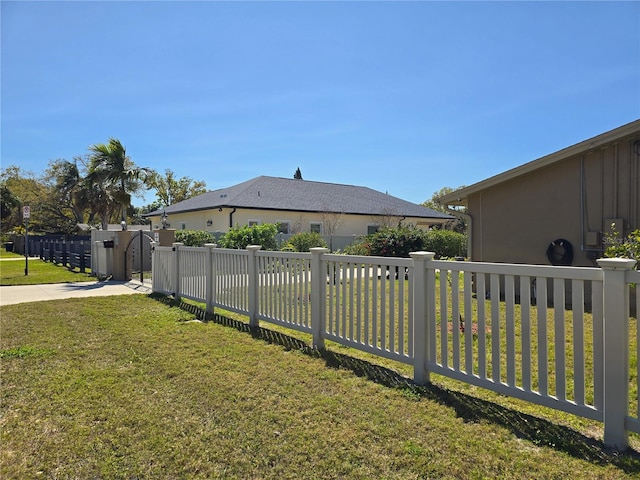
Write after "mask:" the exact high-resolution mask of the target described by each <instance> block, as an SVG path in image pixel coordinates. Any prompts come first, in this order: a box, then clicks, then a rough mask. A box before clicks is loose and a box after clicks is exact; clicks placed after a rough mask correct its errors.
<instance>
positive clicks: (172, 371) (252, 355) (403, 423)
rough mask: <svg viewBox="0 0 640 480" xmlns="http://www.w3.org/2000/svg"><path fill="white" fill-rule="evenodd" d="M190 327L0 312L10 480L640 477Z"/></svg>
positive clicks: (585, 437)
mask: <svg viewBox="0 0 640 480" xmlns="http://www.w3.org/2000/svg"><path fill="white" fill-rule="evenodd" d="M196 313H198V309H197V308H196V307H195V306H190V305H186V304H184V303H183V304H181V305H180V306H178V305H176V304H173V303H171V302H169V301H168V300H166V299H161V298H159V299H154V298H151V297H146V296H141V295H140V296H139V295H135V296H121V297H104V298H103V297H99V298H92V299H90V300H87V299H77V300H64V301H51V302H41V303H38V304H22V305H15V306H5V307H0V331H1V332H2V335H1V336H0V366H1V371H0V378H1V381H2V390H1V391H2V402H1V407H0V408H1V412H0V413H1V416H0V449H1V453H0V478H242V479H245V478H274V479H275V478H277V479H280V478H292V479H293V478H295V479H298V478H318V479H332V478H335V479H343V478H348V479H360V478H362V479H377V478H387V479H416V478H634V477H636V478H637V477H638V476H640V457H639V456H638V455H636V454H627V455H619V454H615V453H612V452H608V451H607V450H606V449H605V448H604V447H603V445H602V444H601V443H600V442H599V441H597V440H594V439H593V438H592V437H591V435H592V434H593V433H594V431H597V429H598V428H599V427H598V424H591V423H588V422H586V423H584V424H583V425H584V428H582V429H577V428H572V427H568V426H566V423H565V422H564V418H565V417H564V416H562V415H560V414H558V415H559V416H558V417H557V418H554V417H553V415H554V414H555V413H554V412H550V411H548V410H543V409H538V410H536V408H537V407H535V406H530V407H527V408H528V409H524V408H521V407H522V405H524V404H521V403H519V402H515V401H510V400H505V402H502V401H501V400H500V398H503V397H498V396H493V397H491V398H493V399H494V400H495V401H488V400H487V398H489V397H486V398H482V396H480V395H477V393H478V392H480V391H479V390H476V389H473V388H470V387H469V388H466V387H461V386H460V385H459V384H456V383H455V382H451V381H448V380H446V379H442V378H440V377H436V378H435V379H434V382H435V383H434V384H433V385H432V386H430V387H417V386H415V385H413V384H412V383H411V382H410V381H409V380H407V378H406V377H405V376H402V375H400V374H399V373H397V372H400V373H402V374H405V373H406V367H404V366H399V365H396V364H394V363H393V362H389V361H378V360H377V359H374V358H372V357H366V356H364V355H363V354H361V353H360V354H359V353H357V352H355V351H353V350H351V349H347V348H338V347H336V346H334V345H330V347H329V350H328V351H327V352H325V353H323V354H322V355H321V354H319V353H318V352H315V351H313V350H311V349H310V348H309V347H308V346H307V344H306V343H303V341H301V340H300V339H299V338H303V339H305V340H306V337H304V336H301V335H298V334H295V335H296V337H297V338H294V337H292V336H290V332H288V331H285V330H284V329H271V328H270V329H257V330H254V331H250V329H249V328H248V326H247V325H246V323H244V322H243V321H240V319H230V318H227V317H220V316H217V317H215V318H214V319H213V320H212V321H209V322H207V323H200V322H197V321H194V320H195V314H196ZM403 369H405V370H403ZM462 388H465V391H464V392H463V391H461V389H462ZM483 395H484V394H483ZM532 412H533V414H532ZM538 413H539V414H538ZM596 434H599V432H596Z"/></svg>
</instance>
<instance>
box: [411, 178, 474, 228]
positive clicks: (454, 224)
mask: <svg viewBox="0 0 640 480" xmlns="http://www.w3.org/2000/svg"><path fill="white" fill-rule="evenodd" d="M461 188H464V185H463V186H461V187H458V188H451V187H443V188H441V189H440V190H438V191H437V192H433V195H432V196H431V198H430V199H429V200H425V201H424V202H422V204H421V205H422V206H423V207H427V208H430V209H432V210H435V211H437V212H443V213H447V214H449V215H451V214H452V213H453V212H452V211H451V210H449V209H448V208H447V207H446V206H444V205H442V204H441V203H439V202H438V199H439V198H440V197H442V196H443V195H447V194H449V193H451V192H455V191H456V190H459V189H461ZM456 211H457V212H460V213H462V214H464V213H466V212H467V208H466V207H459V208H457V209H456ZM454 215H455V213H454ZM444 228H446V229H448V230H453V231H454V232H458V233H464V232H465V230H466V228H467V223H466V222H465V220H464V217H463V216H462V215H460V216H458V215H456V219H455V220H451V221H450V222H447V223H446V224H445V225H444Z"/></svg>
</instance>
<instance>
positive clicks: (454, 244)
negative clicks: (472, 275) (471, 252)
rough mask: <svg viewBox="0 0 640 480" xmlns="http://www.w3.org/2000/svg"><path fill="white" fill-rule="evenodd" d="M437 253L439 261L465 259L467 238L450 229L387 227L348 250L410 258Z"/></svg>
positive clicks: (360, 253) (346, 251)
mask: <svg viewBox="0 0 640 480" xmlns="http://www.w3.org/2000/svg"><path fill="white" fill-rule="evenodd" d="M419 251H428V252H435V254H436V258H453V257H459V256H466V252H467V237H466V236H465V235H463V234H461V233H457V232H454V231H451V230H429V231H424V230H419V229H417V228H408V227H401V228H385V229H383V230H380V231H378V232H376V233H373V234H371V235H368V236H366V237H364V238H363V239H362V240H361V241H360V242H357V243H353V244H351V245H349V246H348V247H346V248H345V249H344V251H343V252H342V253H344V254H346V255H373V256H380V257H408V256H409V253H411V252H419Z"/></svg>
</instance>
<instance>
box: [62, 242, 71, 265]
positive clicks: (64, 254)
mask: <svg viewBox="0 0 640 480" xmlns="http://www.w3.org/2000/svg"><path fill="white" fill-rule="evenodd" d="M68 250H69V246H68V245H67V242H65V241H63V242H62V266H63V267H66V266H67V264H68V263H69V251H68Z"/></svg>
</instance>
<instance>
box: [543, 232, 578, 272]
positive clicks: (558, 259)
mask: <svg viewBox="0 0 640 480" xmlns="http://www.w3.org/2000/svg"><path fill="white" fill-rule="evenodd" d="M547 258H548V259H549V262H550V263H551V265H563V266H569V265H571V264H572V263H573V246H572V245H571V242H569V240H565V239H564V238H558V239H557V240H554V241H553V242H551V243H550V244H549V247H548V248H547Z"/></svg>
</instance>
